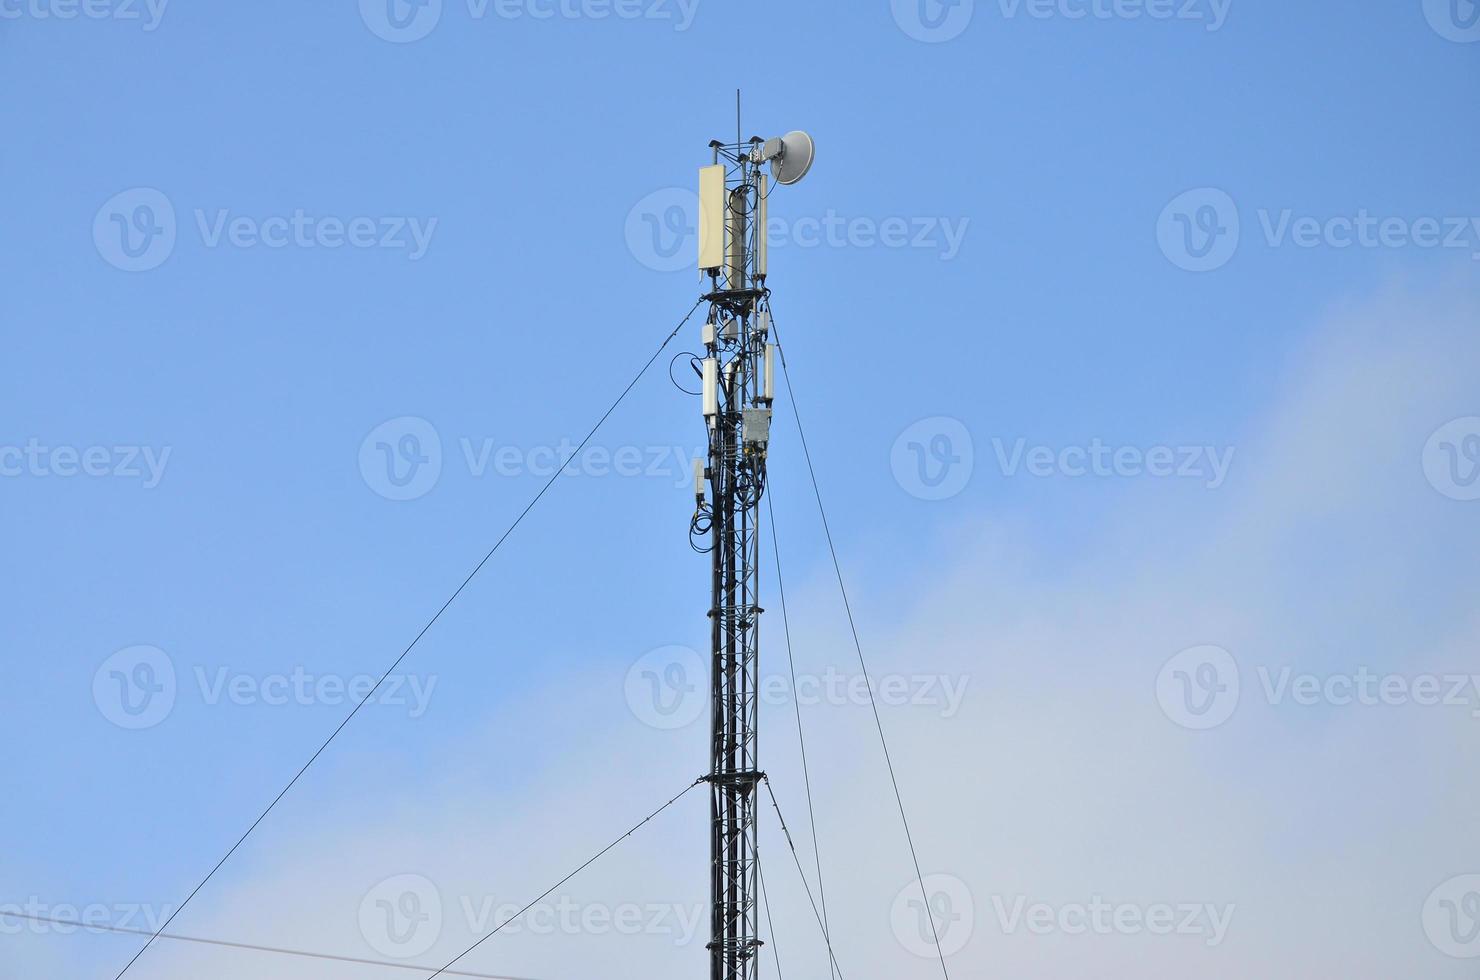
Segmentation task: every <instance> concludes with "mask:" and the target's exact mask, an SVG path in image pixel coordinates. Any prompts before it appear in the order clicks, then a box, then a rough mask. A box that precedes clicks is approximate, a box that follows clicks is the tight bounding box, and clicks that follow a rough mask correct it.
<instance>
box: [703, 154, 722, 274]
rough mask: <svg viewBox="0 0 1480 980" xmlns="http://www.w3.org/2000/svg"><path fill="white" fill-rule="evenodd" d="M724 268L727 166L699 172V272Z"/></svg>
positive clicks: (718, 165)
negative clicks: (700, 270)
mask: <svg viewBox="0 0 1480 980" xmlns="http://www.w3.org/2000/svg"><path fill="white" fill-rule="evenodd" d="M724 264H725V166H724V164H722V163H717V164H715V165H714V166H712V167H700V168H699V268H701V269H718V268H719V267H720V266H722V265H724Z"/></svg>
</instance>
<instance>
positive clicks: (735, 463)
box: [691, 139, 774, 980]
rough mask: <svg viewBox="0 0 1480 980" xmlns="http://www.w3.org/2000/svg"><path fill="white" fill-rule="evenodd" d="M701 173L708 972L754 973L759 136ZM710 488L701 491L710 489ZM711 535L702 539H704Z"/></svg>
mask: <svg viewBox="0 0 1480 980" xmlns="http://www.w3.org/2000/svg"><path fill="white" fill-rule="evenodd" d="M710 145H711V147H712V149H713V150H714V165H713V166H710V167H706V168H704V169H703V170H702V171H701V174H700V202H701V203H700V218H699V237H700V243H699V247H700V267H701V269H703V270H704V272H705V273H706V275H707V276H708V286H709V291H708V292H707V293H705V294H704V296H703V300H704V301H705V302H707V303H708V304H709V314H708V316H707V318H706V321H705V324H704V328H703V332H704V335H703V340H704V347H705V353H704V358H703V370H702V374H703V378H704V391H703V397H704V416H705V423H706V427H707V429H708V434H709V453H708V459H707V461H706V462H705V464H704V465H703V470H702V472H698V466H699V464H696V475H695V494H696V498H697V500H698V508H697V511H696V513H695V515H694V519H693V523H692V526H691V534H692V535H693V536H694V539H695V542H696V546H699V547H700V550H706V551H708V552H709V554H710V556H711V561H712V565H711V575H712V583H711V594H712V602H711V604H710V610H709V618H710V654H711V671H712V675H711V688H712V696H713V705H712V719H711V721H712V727H711V740H710V763H711V765H710V773H709V776H708V782H709V785H710V808H711V821H712V823H711V831H710V860H711V868H710V873H711V878H710V882H711V884H710V901H711V939H710V943H709V946H708V948H709V951H710V980H752V978H754V977H755V976H756V975H757V967H758V960H759V957H758V954H759V951H760V948H761V945H762V943H761V940H760V937H759V924H760V923H759V905H758V901H757V899H758V895H759V890H758V881H757V875H758V863H757V834H756V808H757V804H758V795H757V794H758V790H759V784H760V779H761V776H762V773H761V769H760V762H759V758H758V747H759V746H758V736H757V721H758V692H759V682H760V678H759V640H760V636H759V627H760V616H761V612H762V609H761V606H760V603H759V585H760V581H759V579H760V564H759V544H760V538H759V529H760V504H761V498H762V495H763V494H764V493H765V489H766V451H767V445H768V443H769V440H770V422H771V408H770V406H771V400H772V393H773V378H772V373H771V372H772V370H773V364H774V354H773V348H772V347H771V345H770V343H769V332H770V331H769V325H770V311H769V307H768V304H767V296H768V291H767V289H766V286H765V280H766V242H765V215H766V197H767V194H768V192H769V188H768V180H767V177H766V175H765V174H764V173H763V172H762V169H761V168H762V161H763V160H764V159H766V158H765V156H764V154H763V151H762V141H761V140H759V139H755V140H752V141H751V142H750V143H749V144H743V143H740V142H738V141H737V142H736V143H735V144H723V143H719V142H715V143H712V144H710ZM706 490H707V492H706ZM706 539H707V540H706Z"/></svg>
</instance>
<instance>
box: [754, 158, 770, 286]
mask: <svg viewBox="0 0 1480 980" xmlns="http://www.w3.org/2000/svg"><path fill="white" fill-rule="evenodd" d="M759 191H760V201H758V202H757V203H756V207H755V219H756V220H757V221H759V222H760V227H759V228H757V229H756V230H755V240H756V248H755V252H756V256H755V274H756V276H758V277H759V278H761V279H764V278H766V260H767V258H768V256H767V253H768V252H769V251H770V250H771V249H770V243H769V242H768V241H767V236H766V229H767V228H768V227H769V223H768V220H767V218H766V214H767V211H768V209H769V198H770V196H771V194H770V192H769V191H768V190H767V186H766V175H765V174H761V175H760V187H759Z"/></svg>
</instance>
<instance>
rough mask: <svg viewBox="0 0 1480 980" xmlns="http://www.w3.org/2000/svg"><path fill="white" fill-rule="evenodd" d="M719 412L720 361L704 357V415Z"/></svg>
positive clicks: (708, 416) (714, 414)
mask: <svg viewBox="0 0 1480 980" xmlns="http://www.w3.org/2000/svg"><path fill="white" fill-rule="evenodd" d="M718 414H719V361H717V360H715V359H714V358H712V357H706V358H704V417H705V418H707V419H708V418H713V417H714V416H716V415H718Z"/></svg>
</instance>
